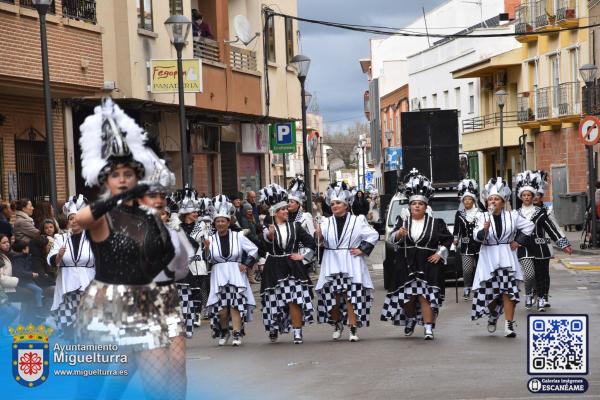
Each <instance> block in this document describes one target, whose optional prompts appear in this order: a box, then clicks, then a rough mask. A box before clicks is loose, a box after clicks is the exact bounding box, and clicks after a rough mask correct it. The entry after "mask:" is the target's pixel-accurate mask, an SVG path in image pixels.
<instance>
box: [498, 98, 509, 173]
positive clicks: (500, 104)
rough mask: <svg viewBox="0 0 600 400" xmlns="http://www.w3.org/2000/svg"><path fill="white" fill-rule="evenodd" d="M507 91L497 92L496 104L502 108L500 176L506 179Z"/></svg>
mask: <svg viewBox="0 0 600 400" xmlns="http://www.w3.org/2000/svg"><path fill="white" fill-rule="evenodd" d="M506 96H508V93H506V91H505V90H498V91H497V92H496V102H497V103H498V107H500V176H501V177H502V179H504V103H505V102H506Z"/></svg>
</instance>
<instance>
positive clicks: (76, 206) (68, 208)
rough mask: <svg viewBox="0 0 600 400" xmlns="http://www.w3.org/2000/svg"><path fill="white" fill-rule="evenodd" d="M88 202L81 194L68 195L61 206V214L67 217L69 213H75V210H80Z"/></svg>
mask: <svg viewBox="0 0 600 400" xmlns="http://www.w3.org/2000/svg"><path fill="white" fill-rule="evenodd" d="M87 204H88V201H87V199H86V198H85V197H83V195H82V194H80V195H79V196H72V197H69V200H68V201H67V202H66V203H65V205H64V206H63V214H65V215H66V216H67V218H69V215H71V214H77V211H79V210H81V209H82V208H83V207H85V206H86V205H87Z"/></svg>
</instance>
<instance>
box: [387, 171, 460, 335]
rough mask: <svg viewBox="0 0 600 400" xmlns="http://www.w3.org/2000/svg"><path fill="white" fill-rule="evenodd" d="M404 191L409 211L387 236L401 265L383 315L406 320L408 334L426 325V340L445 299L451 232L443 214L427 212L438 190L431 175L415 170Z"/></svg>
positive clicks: (399, 321) (398, 321) (395, 321)
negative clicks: (433, 184) (426, 175)
mask: <svg viewBox="0 0 600 400" xmlns="http://www.w3.org/2000/svg"><path fill="white" fill-rule="evenodd" d="M400 191H401V192H402V193H403V194H404V196H405V197H406V198H407V199H408V204H409V209H410V210H409V211H410V215H409V216H407V218H403V219H400V220H399V221H398V222H397V223H396V226H395V227H394V229H393V230H392V233H391V234H390V237H389V241H390V242H392V243H393V244H394V245H396V246H399V248H398V251H397V254H398V256H397V260H398V264H397V266H396V268H395V269H394V272H393V276H392V285H391V288H392V290H391V291H390V292H388V294H387V295H386V299H385V302H384V305H383V310H382V311H381V319H382V320H383V321H392V323H393V324H394V325H405V328H404V334H405V335H406V336H410V335H412V334H413V332H414V329H415V326H416V325H417V324H420V325H423V327H424V333H425V339H426V340H432V339H433V338H434V336H433V328H434V325H435V318H436V316H437V314H438V311H439V308H440V307H441V306H442V300H443V298H442V288H443V287H444V270H443V265H442V264H443V263H445V262H446V259H447V257H448V251H449V249H450V246H451V245H452V239H453V236H452V234H451V233H450V232H449V231H448V228H447V227H446V223H445V222H444V221H443V220H442V219H438V218H434V217H432V216H431V215H429V214H428V213H427V212H426V210H427V205H428V203H429V200H430V199H431V197H432V196H433V194H434V189H433V187H432V186H431V182H430V181H429V179H427V178H426V177H425V176H423V175H421V174H419V172H418V171H417V170H416V169H413V170H412V171H411V172H410V174H408V175H407V176H406V178H405V182H404V185H403V186H402V187H401V188H400Z"/></svg>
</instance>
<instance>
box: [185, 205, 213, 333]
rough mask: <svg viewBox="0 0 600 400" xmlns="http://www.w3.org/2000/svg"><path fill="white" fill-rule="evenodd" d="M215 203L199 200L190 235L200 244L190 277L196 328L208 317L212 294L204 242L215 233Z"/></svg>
mask: <svg viewBox="0 0 600 400" xmlns="http://www.w3.org/2000/svg"><path fill="white" fill-rule="evenodd" d="M213 201H214V200H213V199H211V198H209V197H202V198H199V199H198V203H197V204H198V208H197V212H198V219H197V220H196V224H195V225H194V229H192V232H191V233H190V237H191V238H192V239H193V240H194V241H195V242H196V243H198V248H197V249H196V253H195V255H194V256H193V257H192V258H191V259H190V276H189V277H188V279H189V284H190V290H191V292H192V301H193V306H194V317H195V319H194V326H200V320H201V318H203V317H204V316H207V315H208V314H207V313H208V310H207V309H206V302H207V301H208V293H209V292H210V276H209V270H208V260H207V259H206V255H207V254H208V253H207V249H205V247H204V240H205V239H207V238H208V237H209V236H210V235H212V234H213V233H214V227H213V221H212V215H213V213H214V210H213Z"/></svg>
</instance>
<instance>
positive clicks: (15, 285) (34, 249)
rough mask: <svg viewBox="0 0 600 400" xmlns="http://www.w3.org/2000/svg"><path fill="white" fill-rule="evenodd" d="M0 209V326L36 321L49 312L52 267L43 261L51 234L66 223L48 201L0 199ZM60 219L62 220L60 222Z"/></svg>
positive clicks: (52, 239) (53, 274)
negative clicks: (4, 200)
mask: <svg viewBox="0 0 600 400" xmlns="http://www.w3.org/2000/svg"><path fill="white" fill-rule="evenodd" d="M1 207H2V208H1V211H0V327H4V326H6V325H8V324H10V323H12V322H13V321H15V320H16V319H17V316H18V315H19V308H18V307H20V309H21V318H22V320H21V322H25V323H29V322H32V323H36V322H39V321H43V320H44V319H46V318H47V317H48V315H49V312H50V311H49V310H50V305H51V303H52V296H53V293H54V285H55V281H56V273H57V271H56V268H55V267H54V268H53V267H51V266H50V265H48V263H47V255H48V251H50V249H51V248H52V244H53V241H54V235H55V234H57V233H59V232H61V228H60V226H61V225H62V226H63V228H64V226H65V225H66V222H65V221H63V219H64V218H62V216H57V215H56V214H55V213H54V210H53V208H52V205H51V204H50V202H48V201H38V202H37V203H36V204H35V207H34V205H33V202H32V201H31V200H29V199H19V200H16V201H13V202H11V203H8V202H2V205H1ZM61 222H62V223H61Z"/></svg>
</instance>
